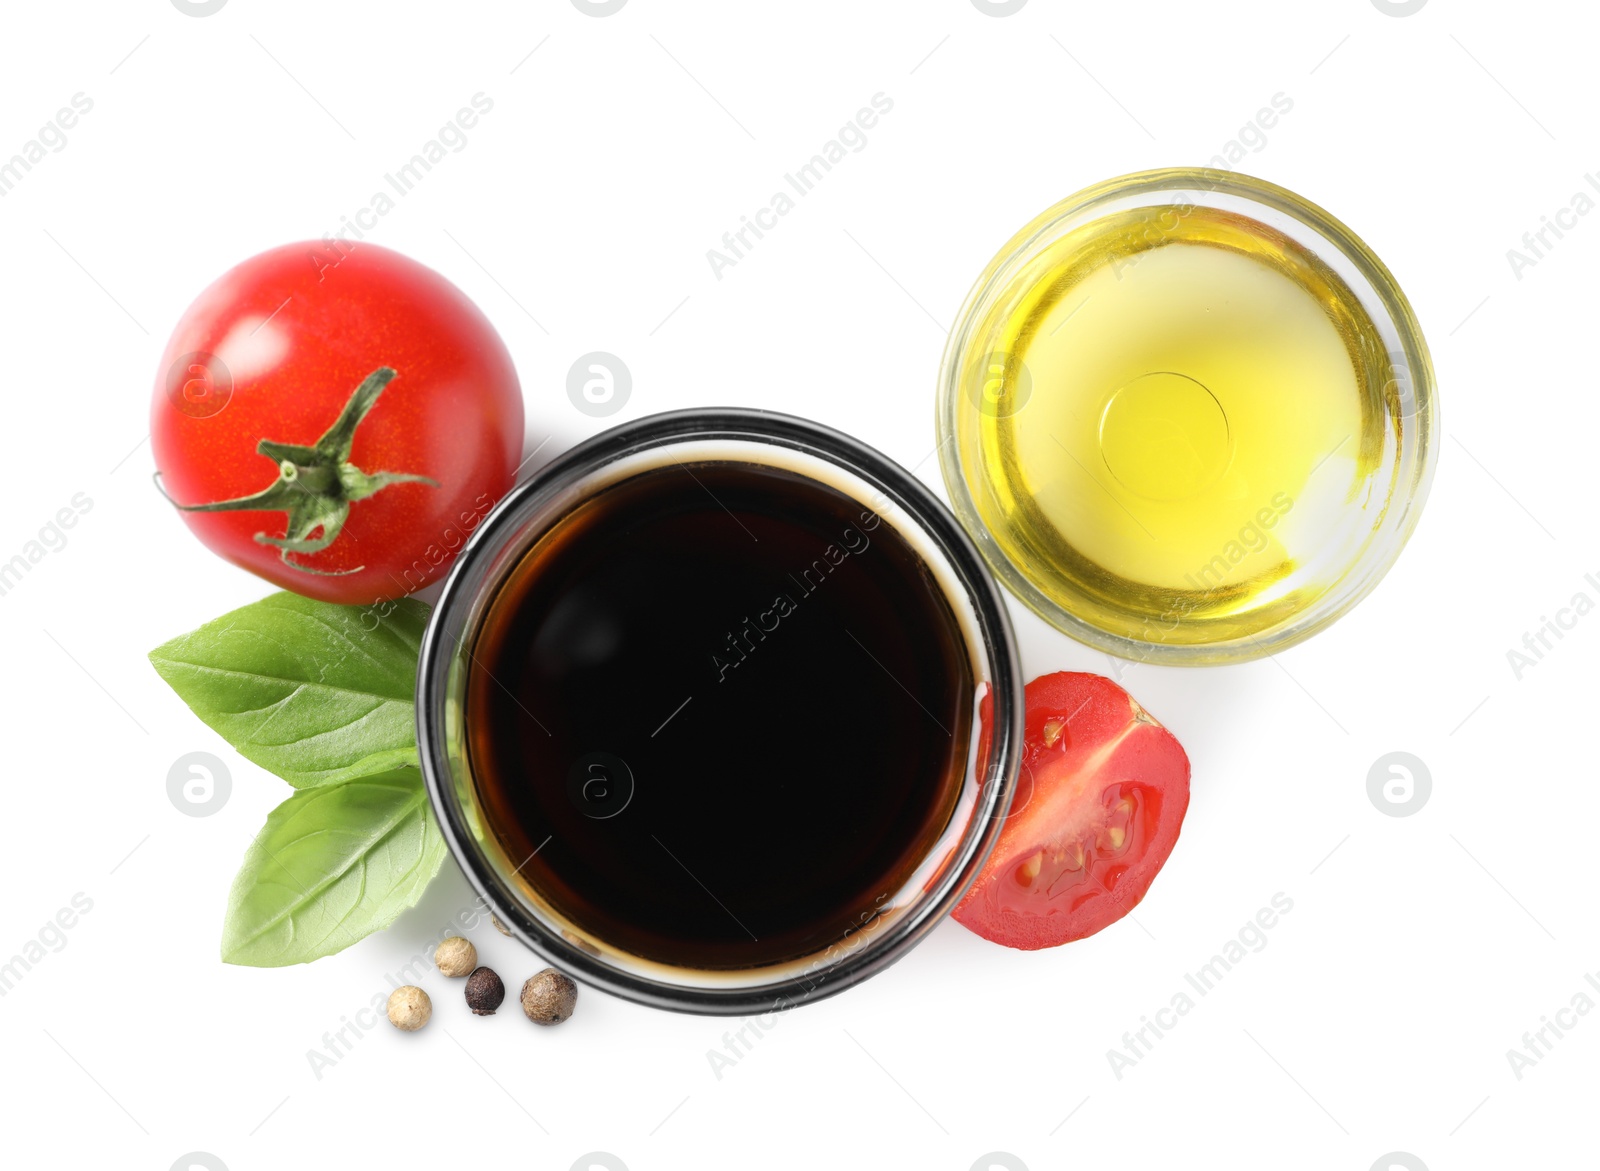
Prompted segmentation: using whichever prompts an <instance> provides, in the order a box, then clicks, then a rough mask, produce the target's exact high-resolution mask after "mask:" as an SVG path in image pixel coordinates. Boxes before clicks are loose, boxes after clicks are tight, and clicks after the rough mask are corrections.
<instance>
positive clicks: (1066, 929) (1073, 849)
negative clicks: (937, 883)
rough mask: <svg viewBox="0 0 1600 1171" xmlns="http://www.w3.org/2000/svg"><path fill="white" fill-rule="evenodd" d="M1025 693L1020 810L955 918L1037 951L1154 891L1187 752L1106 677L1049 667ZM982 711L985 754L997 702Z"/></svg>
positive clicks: (1185, 778) (1181, 794) (1104, 922)
mask: <svg viewBox="0 0 1600 1171" xmlns="http://www.w3.org/2000/svg"><path fill="white" fill-rule="evenodd" d="M1026 700H1027V716H1026V728H1027V732H1026V737H1025V742H1024V746H1023V757H1022V772H1021V774H1020V776H1019V778H1018V787H1017V793H1016V797H1015V799H1014V800H1013V802H1012V808H1011V813H1010V815H1009V816H1008V817H1007V819H1006V824H1005V829H1004V830H1003V831H1002V832H1001V834H1000V841H999V843H998V844H997V845H996V846H995V849H994V853H993V854H991V855H990V856H989V861H988V864H987V865H985V866H984V868H983V871H982V873H980V874H979V875H978V880H977V881H976V882H975V883H973V885H972V889H971V890H969V891H968V892H967V894H966V896H965V897H964V898H963V899H962V901H961V903H960V904H959V905H958V906H957V907H956V910H955V919H956V921H957V922H958V923H960V924H962V926H964V927H966V928H968V929H969V930H971V931H975V932H976V933H977V934H979V935H981V936H983V937H984V938H985V939H988V940H992V941H993V942H995V943H1003V944H1005V945H1006V946H1007V947H1016V948H1023V949H1026V950H1034V949H1037V948H1043V947H1055V946H1056V945H1057V944H1062V943H1070V942H1071V941H1072V940H1074V939H1082V938H1083V937H1084V936H1086V935H1093V934H1094V933H1095V932H1096V931H1099V930H1101V929H1102V928H1104V927H1108V926H1110V925H1111V924H1112V923H1115V922H1116V921H1117V920H1118V919H1120V918H1122V917H1123V916H1124V915H1126V914H1127V913H1128V912H1129V911H1131V910H1132V909H1133V908H1134V907H1135V906H1136V905H1138V903H1139V900H1140V899H1142V898H1144V895H1145V891H1147V890H1149V888H1150V883H1151V881H1152V880H1153V879H1154V878H1155V876H1156V874H1157V872H1158V871H1160V869H1161V866H1162V864H1163V863H1165V862H1166V860H1167V856H1168V855H1169V854H1171V853H1172V847H1173V846H1174V845H1175V844H1176V843H1177V840H1178V831H1179V829H1180V828H1181V827H1182V825H1183V815H1184V812H1185V811H1186V810H1187V809H1188V808H1189V758H1188V756H1186V755H1185V754H1184V751H1183V748H1182V747H1181V746H1180V745H1179V744H1178V741H1177V739H1176V738H1174V736H1173V735H1172V733H1171V732H1169V731H1167V730H1166V728H1164V727H1162V726H1161V725H1160V724H1159V723H1157V722H1156V720H1155V719H1154V718H1153V717H1152V716H1151V715H1150V713H1148V712H1146V711H1145V710H1144V708H1142V707H1140V706H1139V704H1138V703H1137V702H1135V701H1134V699H1133V697H1132V696H1130V695H1129V694H1128V693H1127V692H1126V691H1124V690H1122V688H1120V687H1118V686H1117V685H1116V684H1115V683H1113V682H1111V680H1109V679H1106V678H1103V677H1102V676H1099V675H1088V674H1083V673H1080V672H1076V671H1060V672H1057V673H1056V674H1054V675H1044V676H1041V677H1040V678H1038V679H1035V680H1034V681H1033V682H1032V683H1030V684H1028V686H1027V690H1026ZM981 714H982V717H983V729H982V732H981V734H980V739H979V747H978V754H979V759H980V760H982V759H987V754H988V746H989V719H990V714H989V706H988V704H987V701H986V702H985V704H984V706H983V708H982V712H981Z"/></svg>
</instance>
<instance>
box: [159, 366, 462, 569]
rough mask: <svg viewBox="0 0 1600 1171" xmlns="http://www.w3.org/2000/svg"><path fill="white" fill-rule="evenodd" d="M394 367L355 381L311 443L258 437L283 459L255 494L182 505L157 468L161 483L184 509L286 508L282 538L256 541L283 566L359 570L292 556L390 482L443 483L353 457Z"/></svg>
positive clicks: (310, 548)
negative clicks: (376, 468)
mask: <svg viewBox="0 0 1600 1171" xmlns="http://www.w3.org/2000/svg"><path fill="white" fill-rule="evenodd" d="M395 373H396V372H395V371H394V370H393V369H392V368H391V367H388V366H379V367H378V368H377V369H376V370H374V371H373V372H372V373H371V374H368V375H367V376H366V378H364V379H362V381H361V385H360V386H358V387H356V389H355V391H354V392H353V393H352V394H351V395H350V399H349V401H348V402H346V403H345V405H344V409H343V410H342V411H340V412H339V417H338V418H337V419H335V420H334V422H333V425H332V426H331V427H329V428H328V429H327V431H325V432H324V433H323V434H322V437H321V438H320V439H318V440H317V441H316V443H315V444H314V445H313V446H310V447H305V446H302V445H300V444H297V443H279V442H277V441H275V440H271V439H262V440H259V441H258V442H257V443H256V452H257V453H258V454H260V455H264V456H266V457H267V458H268V459H270V460H272V461H273V462H274V463H276V464H277V465H278V478H277V479H276V480H274V481H273V482H272V483H271V484H270V485H268V486H267V487H266V488H263V489H262V490H261V491H260V492H257V493H255V494H254V495H251V496H240V497H237V498H235V499H233V500H217V501H213V502H211V503H208V504H180V503H178V501H176V500H173V499H172V497H171V496H168V495H167V491H166V489H165V488H163V487H162V486H161V473H159V472H157V473H156V476H155V481H156V487H157V488H158V489H159V490H160V491H161V494H162V495H163V496H166V497H167V500H168V501H170V502H171V504H172V505H173V507H175V508H177V509H180V510H181V511H183V512H238V511H260V512H283V513H285V514H287V521H286V523H285V525H284V535H283V536H281V537H274V536H270V535H269V534H267V533H257V534H256V535H255V539H256V540H257V541H258V542H259V543H261V544H263V545H271V546H273V547H274V548H276V549H277V550H278V556H279V558H280V559H281V560H282V561H283V563H284V564H285V565H287V566H289V568H291V569H297V570H299V571H300V572H302V573H314V574H318V575H321V576H324V577H338V576H342V575H344V574H350V573H359V572H361V570H362V569H364V568H366V567H365V566H362V565H358V566H356V567H355V568H353V569H341V570H327V569H313V568H312V567H311V566H309V565H301V564H300V563H299V562H297V561H295V560H294V559H293V558H292V557H291V556H290V554H293V553H320V552H322V550H324V549H326V548H327V547H328V546H330V545H332V544H333V542H334V541H335V540H337V539H338V537H339V534H340V533H341V532H342V531H343V530H344V526H345V522H346V521H347V520H349V518H350V506H351V505H352V504H355V503H357V502H359V501H362V500H365V499H366V498H367V497H369V496H372V495H374V494H375V493H378V492H381V491H383V489H385V488H388V487H390V486H391V485H394V484H427V485H429V486H430V487H433V488H437V487H439V481H437V480H435V479H432V478H431V477H428V476H419V475H413V474H411V473H409V472H365V471H362V470H361V469H360V468H358V467H356V466H355V464H353V463H351V462H350V448H351V445H352V444H353V443H354V442H355V437H356V428H357V427H359V426H360V425H361V421H362V420H363V419H365V418H366V417H367V414H368V412H370V411H371V410H372V408H373V407H374V406H375V405H376V404H377V401H378V396H379V395H380V394H382V393H383V388H384V387H386V386H388V385H389V383H390V381H391V380H393V379H394V377H395Z"/></svg>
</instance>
